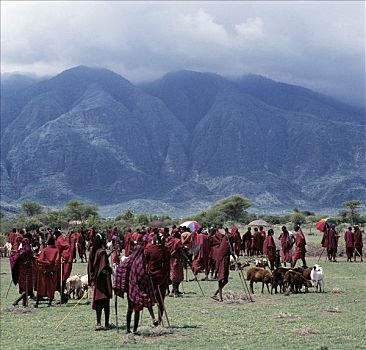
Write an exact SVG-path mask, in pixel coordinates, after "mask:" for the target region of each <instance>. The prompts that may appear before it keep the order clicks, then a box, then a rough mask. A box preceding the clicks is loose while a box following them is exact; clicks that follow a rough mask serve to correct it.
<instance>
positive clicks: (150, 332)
mask: <svg viewBox="0 0 366 350" xmlns="http://www.w3.org/2000/svg"><path fill="white" fill-rule="evenodd" d="M174 332H175V330H174V329H173V328H164V327H160V326H158V327H148V326H145V327H140V328H139V329H138V333H137V334H133V333H130V334H126V335H125V336H124V337H123V339H122V346H126V347H128V346H129V345H132V344H136V343H137V342H138V340H139V339H140V338H141V337H143V338H156V337H167V336H171V335H172V334H173V333H174Z"/></svg>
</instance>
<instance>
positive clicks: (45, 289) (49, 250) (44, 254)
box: [34, 237, 60, 307]
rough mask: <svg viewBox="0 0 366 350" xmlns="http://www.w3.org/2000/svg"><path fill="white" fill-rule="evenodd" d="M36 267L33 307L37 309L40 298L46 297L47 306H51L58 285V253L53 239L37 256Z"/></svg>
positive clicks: (52, 238)
mask: <svg viewBox="0 0 366 350" xmlns="http://www.w3.org/2000/svg"><path fill="white" fill-rule="evenodd" d="M36 265H37V279H36V287H37V301H36V304H35V305H34V307H38V303H39V301H40V298H41V297H47V298H48V300H49V301H48V306H51V305H52V300H53V299H54V297H55V291H56V290H57V289H58V286H59V284H60V253H59V251H58V249H57V248H56V245H55V239H54V237H51V238H50V239H49V240H48V245H47V247H45V248H43V249H42V250H41V252H40V254H39V255H38V256H37V260H36Z"/></svg>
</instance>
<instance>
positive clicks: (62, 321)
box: [55, 298, 83, 330]
mask: <svg viewBox="0 0 366 350" xmlns="http://www.w3.org/2000/svg"><path fill="white" fill-rule="evenodd" d="M82 300H83V298H80V299H79V300H78V302H77V303H76V304H75V305H74V306H73V307H72V308H71V310H70V312H69V313H68V314H67V315H66V316H65V317H64V318H63V319H62V320H61V322H60V323H59V324H58V325H57V326H56V328H55V330H56V329H57V328H58V327H60V326H61V325H62V324H63V323H64V321H65V320H66V319H67V318H68V317H69V316H70V315H71V313H72V312H73V310H74V308H75V307H76V306H77V305H79V303H80V302H81V301H82Z"/></svg>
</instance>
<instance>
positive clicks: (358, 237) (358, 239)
mask: <svg viewBox="0 0 366 350" xmlns="http://www.w3.org/2000/svg"><path fill="white" fill-rule="evenodd" d="M353 237H354V240H355V243H354V247H355V261H356V257H357V256H359V257H360V258H361V261H363V259H362V248H363V242H362V232H361V230H360V227H359V226H358V225H356V226H355V227H354V232H353Z"/></svg>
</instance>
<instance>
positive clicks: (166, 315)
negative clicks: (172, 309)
mask: <svg viewBox="0 0 366 350" xmlns="http://www.w3.org/2000/svg"><path fill="white" fill-rule="evenodd" d="M157 287H158V292H159V295H160V300H161V302H162V304H163V310H164V313H165V317H166V321H167V322H168V328H170V322H169V318H168V314H167V312H166V308H165V304H164V299H163V296H162V294H161V291H160V286H159V285H158V286H157Z"/></svg>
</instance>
